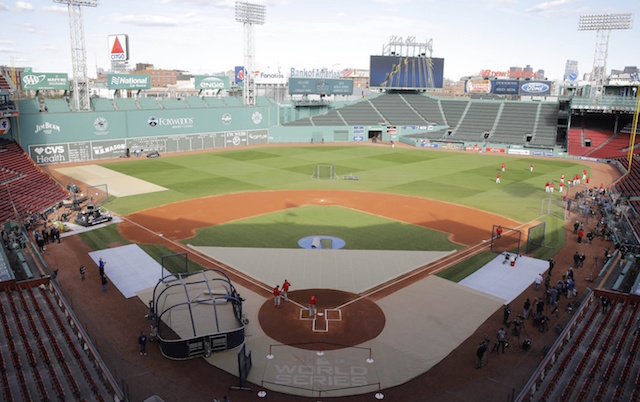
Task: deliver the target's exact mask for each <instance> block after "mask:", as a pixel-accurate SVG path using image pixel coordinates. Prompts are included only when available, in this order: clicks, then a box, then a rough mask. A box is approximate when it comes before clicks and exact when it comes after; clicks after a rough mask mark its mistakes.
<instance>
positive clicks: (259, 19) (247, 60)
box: [236, 1, 267, 105]
mask: <svg viewBox="0 0 640 402" xmlns="http://www.w3.org/2000/svg"><path fill="white" fill-rule="evenodd" d="M266 18H267V7H266V6H264V5H262V4H255V3H249V2H246V1H236V22H240V23H242V24H244V71H245V74H244V89H243V91H242V97H243V100H244V104H245V105H255V104H256V88H255V79H254V74H253V71H254V57H255V46H256V45H255V39H254V36H253V26H254V25H263V24H264V22H265V20H266Z"/></svg>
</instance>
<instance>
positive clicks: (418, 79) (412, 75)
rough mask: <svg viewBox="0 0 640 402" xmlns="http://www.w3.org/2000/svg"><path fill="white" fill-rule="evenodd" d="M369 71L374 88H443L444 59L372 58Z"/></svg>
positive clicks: (371, 84)
mask: <svg viewBox="0 0 640 402" xmlns="http://www.w3.org/2000/svg"><path fill="white" fill-rule="evenodd" d="M369 70H370V71H369V84H370V85H369V86H370V87H372V88H398V89H413V88H442V82H443V77H444V59H440V58H435V57H431V58H428V57H400V56H371V61H370V68H369Z"/></svg>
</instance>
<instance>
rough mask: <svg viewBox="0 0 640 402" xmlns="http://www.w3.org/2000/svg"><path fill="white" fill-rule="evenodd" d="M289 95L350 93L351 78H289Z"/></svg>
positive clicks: (351, 88) (351, 90)
mask: <svg viewBox="0 0 640 402" xmlns="http://www.w3.org/2000/svg"><path fill="white" fill-rule="evenodd" d="M289 94H290V95H352V94H353V80H352V79H349V78H344V79H335V78H296V77H291V78H289Z"/></svg>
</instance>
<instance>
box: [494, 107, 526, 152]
mask: <svg viewBox="0 0 640 402" xmlns="http://www.w3.org/2000/svg"><path fill="white" fill-rule="evenodd" d="M537 112H538V104H537V103H529V102H505V103H504V106H503V107H502V113H501V114H500V120H499V121H498V125H497V126H496V128H495V130H494V131H493V133H491V138H490V141H491V142H501V143H506V144H522V143H523V142H524V141H526V135H527V134H531V135H533V129H534V126H535V122H536V114H537Z"/></svg>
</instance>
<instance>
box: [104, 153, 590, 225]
mask: <svg viewBox="0 0 640 402" xmlns="http://www.w3.org/2000/svg"><path fill="white" fill-rule="evenodd" d="M503 162H504V163H506V165H507V170H506V172H504V173H501V181H502V183H501V184H496V183H495V177H496V174H497V173H498V172H499V169H500V165H501V164H502V163H503ZM531 163H535V169H534V172H530V171H529V166H530V165H531ZM316 164H333V165H335V167H336V173H337V174H338V176H339V177H341V176H343V175H346V174H349V173H353V174H354V175H357V176H359V178H360V180H357V181H355V180H312V179H311V174H312V173H313V168H314V166H315V165H316ZM104 166H105V167H107V168H109V169H113V170H115V171H118V172H120V173H123V174H127V175H131V176H134V177H137V178H139V179H142V180H147V181H149V182H152V183H155V184H157V185H160V186H163V187H166V188H168V190H167V191H162V192H157V193H151V194H145V195H137V196H129V197H120V198H117V199H115V200H114V201H113V202H111V203H110V204H109V208H110V209H111V210H113V211H115V212H117V213H119V214H123V215H126V214H129V213H132V212H135V211H139V210H142V209H146V208H150V207H154V206H159V205H164V204H167V203H170V202H175V201H182V200H187V199H192V198H197V197H203V196H208V195H216V194H226V193H234V192H247V191H258V190H273V189H338V190H360V191H376V192H385V193H395V194H404V195H411V196H417V197H424V198H430V199H435V200H441V201H448V202H452V203H455V204H461V205H466V206H470V207H473V208H478V209H482V210H485V211H489V212H493V213H496V214H499V215H502V216H505V217H508V218H511V219H515V220H517V221H520V222H528V221H530V220H533V219H535V218H537V217H538V216H539V214H540V207H541V202H542V199H543V198H546V197H547V196H548V195H549V194H547V193H545V192H544V184H545V182H546V181H548V180H549V181H552V180H556V181H559V178H560V175H561V174H565V175H567V176H571V175H573V174H576V173H578V172H581V171H582V169H583V168H586V169H587V170H589V168H588V167H587V166H585V165H581V164H579V163H575V162H573V161H568V160H559V159H533V158H526V157H522V158H518V157H506V156H497V155H486V154H483V155H478V154H475V153H474V154H471V153H464V152H443V151H433V150H424V149H406V148H395V149H392V148H390V147H386V146H380V147H376V146H364V145H363V146H329V145H319V144H318V145H317V146H300V147H282V148H277V147H266V148H258V149H247V150H242V149H241V150H231V151H225V152H211V153H201V154H192V155H176V156H172V157H170V158H158V159H136V160H130V161H126V162H121V163H111V164H107V165H104ZM554 196H556V197H558V198H560V197H561V196H560V194H557V195H555V194H554ZM391 207H393V206H391Z"/></svg>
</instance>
